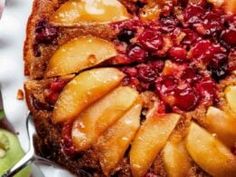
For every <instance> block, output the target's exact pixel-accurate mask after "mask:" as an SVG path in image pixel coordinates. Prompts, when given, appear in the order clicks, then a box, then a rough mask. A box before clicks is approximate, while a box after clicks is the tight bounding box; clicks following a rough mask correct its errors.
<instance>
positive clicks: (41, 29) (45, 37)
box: [35, 21, 58, 44]
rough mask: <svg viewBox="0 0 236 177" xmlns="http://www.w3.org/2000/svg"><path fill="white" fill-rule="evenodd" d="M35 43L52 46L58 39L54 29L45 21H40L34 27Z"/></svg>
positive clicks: (56, 31)
mask: <svg viewBox="0 0 236 177" xmlns="http://www.w3.org/2000/svg"><path fill="white" fill-rule="evenodd" d="M35 33H36V37H35V39H36V41H37V42H38V43H43V44H52V43H54V42H55V41H56V38H57V37H58V30H57V28H56V27H53V26H52V25H49V24H48V23H47V22H46V21H40V22H39V23H38V24H37V25H36V30H35Z"/></svg>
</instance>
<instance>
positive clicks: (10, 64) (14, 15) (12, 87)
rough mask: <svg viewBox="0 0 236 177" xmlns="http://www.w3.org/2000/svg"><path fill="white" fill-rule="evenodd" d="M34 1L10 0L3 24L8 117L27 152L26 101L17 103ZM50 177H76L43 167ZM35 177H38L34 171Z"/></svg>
mask: <svg viewBox="0 0 236 177" xmlns="http://www.w3.org/2000/svg"><path fill="white" fill-rule="evenodd" d="M31 8H32V0H7V6H6V8H5V9H4V13H3V16H2V19H1V20H0V86H1V91H2V96H3V103H4V108H5V112H6V116H7V117H8V119H9V121H10V122H11V123H12V125H13V126H14V128H15V130H16V131H17V132H18V133H19V135H18V136H19V140H20V142H21V144H22V147H23V149H24V150H25V151H27V148H28V141H27V136H26V129H25V118H26V113H27V111H28V109H27V107H26V104H25V102H24V101H19V100H17V99H16V96H17V91H18V89H22V88H23V83H24V79H25V78H24V74H23V67H24V66H23V43H24V39H25V29H26V23H27V19H28V16H29V14H30V13H31ZM40 168H41V169H42V171H43V173H44V175H45V176H46V177H58V176H65V177H70V176H72V175H71V174H69V173H68V172H67V171H65V170H62V169H55V168H52V167H46V166H40ZM34 176H35V177H37V174H36V173H35V171H34Z"/></svg>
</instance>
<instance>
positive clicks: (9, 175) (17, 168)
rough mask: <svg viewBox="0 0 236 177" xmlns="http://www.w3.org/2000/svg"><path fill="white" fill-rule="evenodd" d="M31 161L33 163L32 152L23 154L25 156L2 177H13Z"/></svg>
mask: <svg viewBox="0 0 236 177" xmlns="http://www.w3.org/2000/svg"><path fill="white" fill-rule="evenodd" d="M32 161H34V152H33V153H32V151H29V152H28V153H26V154H25V156H24V157H23V158H22V159H21V160H20V161H19V162H17V163H16V164H15V165H14V166H13V167H12V168H10V169H9V170H8V171H7V172H6V173H5V174H3V175H2V177H13V176H14V175H15V174H17V173H18V172H19V171H21V170H22V169H23V168H25V167H26V166H27V165H29V164H30V163H31V162H32Z"/></svg>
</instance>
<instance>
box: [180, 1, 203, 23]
mask: <svg viewBox="0 0 236 177" xmlns="http://www.w3.org/2000/svg"><path fill="white" fill-rule="evenodd" d="M204 12H205V11H204V9H203V8H202V7H200V6H197V5H189V6H188V7H187V8H186V9H185V10H184V19H185V21H186V22H187V23H190V24H196V23H200V22H201V21H202V20H201V17H202V15H203V14H204Z"/></svg>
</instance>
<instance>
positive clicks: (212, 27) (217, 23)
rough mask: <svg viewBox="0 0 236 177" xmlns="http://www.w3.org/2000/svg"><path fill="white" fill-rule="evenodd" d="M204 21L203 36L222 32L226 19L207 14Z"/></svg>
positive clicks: (218, 15)
mask: <svg viewBox="0 0 236 177" xmlns="http://www.w3.org/2000/svg"><path fill="white" fill-rule="evenodd" d="M203 19H204V20H203V28H204V33H203V34H207V35H210V34H212V33H214V32H216V31H219V30H222V27H223V24H224V19H223V18H222V17H221V14H217V13H214V12H207V13H206V15H205V16H204V17H203Z"/></svg>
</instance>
